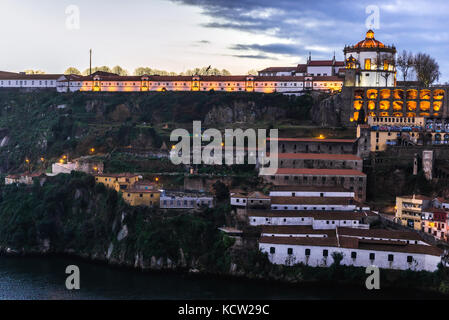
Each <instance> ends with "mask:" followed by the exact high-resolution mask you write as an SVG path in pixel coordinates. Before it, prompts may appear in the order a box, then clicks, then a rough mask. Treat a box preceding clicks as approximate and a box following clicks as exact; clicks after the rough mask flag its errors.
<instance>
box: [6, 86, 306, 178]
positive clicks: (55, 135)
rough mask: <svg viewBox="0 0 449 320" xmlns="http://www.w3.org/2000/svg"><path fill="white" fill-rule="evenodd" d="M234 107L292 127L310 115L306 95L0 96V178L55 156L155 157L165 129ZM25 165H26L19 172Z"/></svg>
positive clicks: (118, 166) (117, 166)
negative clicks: (279, 117) (147, 153)
mask: <svg viewBox="0 0 449 320" xmlns="http://www.w3.org/2000/svg"><path fill="white" fill-rule="evenodd" d="M236 105H238V109H239V111H243V110H244V109H246V108H248V112H253V110H260V111H259V113H260V116H261V117H263V116H264V113H263V111H264V110H265V109H266V108H268V107H274V108H277V109H279V110H285V117H291V118H292V119H293V120H294V121H303V120H307V119H309V116H308V113H309V110H310V108H311V105H310V99H309V98H308V96H303V97H288V96H284V95H280V94H279V95H277V94H270V95H267V94H253V93H243V92H242V93H213V92H197V93H194V94H192V93H190V92H164V93H159V92H149V93H146V94H140V93H112V94H108V93H80V92H77V93H67V94H59V93H56V92H34V93H19V92H15V91H1V92H0V112H1V117H0V134H1V137H0V139H2V138H3V137H7V138H8V139H7V140H8V143H7V144H6V145H5V146H4V147H1V148H0V169H1V170H2V171H3V172H18V171H28V170H44V169H45V168H46V167H48V165H49V164H50V162H51V161H55V160H57V159H58V158H59V157H61V156H62V155H63V154H66V155H68V156H69V158H70V159H73V158H75V157H79V156H83V155H87V154H89V150H90V149H91V148H95V150H96V152H97V153H100V154H101V153H104V154H107V153H111V152H112V151H120V150H122V151H123V149H126V151H127V153H136V152H137V153H138V152H139V151H141V150H149V149H153V150H158V148H160V147H161V146H162V145H163V142H164V141H165V143H166V145H167V146H170V145H171V143H170V141H169V135H170V132H171V130H173V128H187V129H189V130H191V126H192V122H193V121H194V120H201V121H204V120H205V118H206V115H207V114H208V113H209V112H211V110H212V109H213V108H215V107H226V106H228V107H233V106H236ZM250 110H251V111H250ZM268 118H270V117H268ZM295 119H296V120H295ZM261 120H263V119H261ZM167 125H169V128H167V127H166V126H167ZM222 125H226V124H225V123H223V124H222ZM229 125H231V124H229ZM252 125H254V124H252ZM272 125H273V124H272ZM242 126H243V127H244V126H245V124H242ZM203 127H205V125H203ZM260 127H269V123H267V121H266V120H264V121H261V122H260ZM128 151H129V152H128ZM41 158H44V160H45V161H44V162H42V161H41ZM25 159H29V160H30V163H29V164H27V165H25ZM115 160H117V157H116V158H115ZM115 160H114V159H112V160H111V163H110V166H111V168H112V170H122V169H126V167H136V168H137V170H139V169H138V168H139V166H141V164H136V163H123V164H119V163H117V161H115ZM114 161H115V162H114ZM161 169H166V168H165V167H162V168H161ZM167 170H168V171H169V172H171V171H170V169H167ZM149 171H153V172H157V171H158V170H153V169H151V170H149Z"/></svg>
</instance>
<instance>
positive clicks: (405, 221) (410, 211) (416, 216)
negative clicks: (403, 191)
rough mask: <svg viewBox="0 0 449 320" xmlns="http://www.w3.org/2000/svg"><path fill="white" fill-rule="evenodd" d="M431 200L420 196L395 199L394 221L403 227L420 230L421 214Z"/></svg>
mask: <svg viewBox="0 0 449 320" xmlns="http://www.w3.org/2000/svg"><path fill="white" fill-rule="evenodd" d="M431 203H432V199H431V198H429V197H425V196H421V195H413V196H402V197H396V220H397V221H398V222H400V223H401V224H402V225H403V226H407V227H409V228H413V229H415V230H421V229H422V219H421V216H422V212H423V210H425V209H427V208H429V207H430V205H431Z"/></svg>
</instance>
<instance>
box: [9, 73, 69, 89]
mask: <svg viewBox="0 0 449 320" xmlns="http://www.w3.org/2000/svg"><path fill="white" fill-rule="evenodd" d="M60 77H61V75H60V74H25V73H24V72H21V73H14V72H5V71H0V88H8V89H11V88H21V89H23V88H26V89H56V86H57V80H58V79H59V78H60Z"/></svg>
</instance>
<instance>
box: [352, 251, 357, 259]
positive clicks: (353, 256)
mask: <svg viewBox="0 0 449 320" xmlns="http://www.w3.org/2000/svg"><path fill="white" fill-rule="evenodd" d="M351 258H352V259H355V258H357V252H355V251H352V252H351Z"/></svg>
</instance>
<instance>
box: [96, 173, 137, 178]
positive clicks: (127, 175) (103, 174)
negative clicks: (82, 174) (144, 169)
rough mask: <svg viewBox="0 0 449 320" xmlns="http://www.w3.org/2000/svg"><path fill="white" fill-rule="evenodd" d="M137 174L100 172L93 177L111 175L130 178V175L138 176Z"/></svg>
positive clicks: (112, 176)
mask: <svg viewBox="0 0 449 320" xmlns="http://www.w3.org/2000/svg"><path fill="white" fill-rule="evenodd" d="M138 176H139V175H138V174H136V173H129V172H125V173H101V174H96V175H95V177H111V178H132V177H138Z"/></svg>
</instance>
